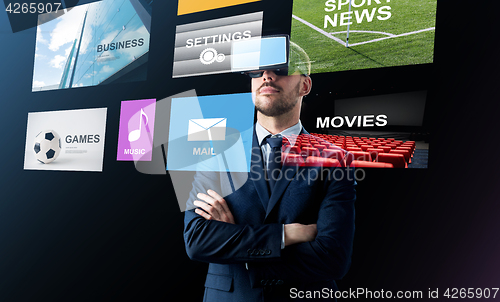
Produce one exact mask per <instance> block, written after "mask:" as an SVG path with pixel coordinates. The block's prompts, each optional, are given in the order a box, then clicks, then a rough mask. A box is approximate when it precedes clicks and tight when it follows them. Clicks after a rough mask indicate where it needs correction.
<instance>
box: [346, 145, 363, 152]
mask: <svg viewBox="0 0 500 302" xmlns="http://www.w3.org/2000/svg"><path fill="white" fill-rule="evenodd" d="M346 150H347V151H349V152H351V151H363V149H361V148H359V147H352V146H347V147H346Z"/></svg>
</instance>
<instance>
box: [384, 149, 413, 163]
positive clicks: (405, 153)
mask: <svg viewBox="0 0 500 302" xmlns="http://www.w3.org/2000/svg"><path fill="white" fill-rule="evenodd" d="M391 153H394V154H401V155H403V156H404V158H405V161H406V162H407V163H411V154H410V151H409V150H397V149H396V150H391V152H389V154H391Z"/></svg>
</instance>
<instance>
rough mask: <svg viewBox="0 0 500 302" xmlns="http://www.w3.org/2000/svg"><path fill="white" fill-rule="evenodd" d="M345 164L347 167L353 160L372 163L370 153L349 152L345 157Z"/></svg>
mask: <svg viewBox="0 0 500 302" xmlns="http://www.w3.org/2000/svg"><path fill="white" fill-rule="evenodd" d="M346 157H347V158H346V163H348V164H349V165H350V164H351V162H352V161H353V160H364V161H372V157H371V156H370V153H368V152H363V151H349V153H347V155H346Z"/></svg>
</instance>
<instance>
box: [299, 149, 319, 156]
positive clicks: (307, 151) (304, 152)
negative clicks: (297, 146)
mask: <svg viewBox="0 0 500 302" xmlns="http://www.w3.org/2000/svg"><path fill="white" fill-rule="evenodd" d="M300 155H302V156H303V157H306V156H318V157H319V155H320V153H319V150H318V149H316V148H310V147H303V148H302V150H301V151H300Z"/></svg>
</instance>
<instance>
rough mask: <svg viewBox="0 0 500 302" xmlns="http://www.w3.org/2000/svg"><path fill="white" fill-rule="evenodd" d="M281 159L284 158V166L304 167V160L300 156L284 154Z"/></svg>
mask: <svg viewBox="0 0 500 302" xmlns="http://www.w3.org/2000/svg"><path fill="white" fill-rule="evenodd" d="M281 158H283V162H282V164H283V166H299V167H303V166H304V164H305V163H304V159H303V158H302V156H301V155H299V154H293V153H282V154H281Z"/></svg>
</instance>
